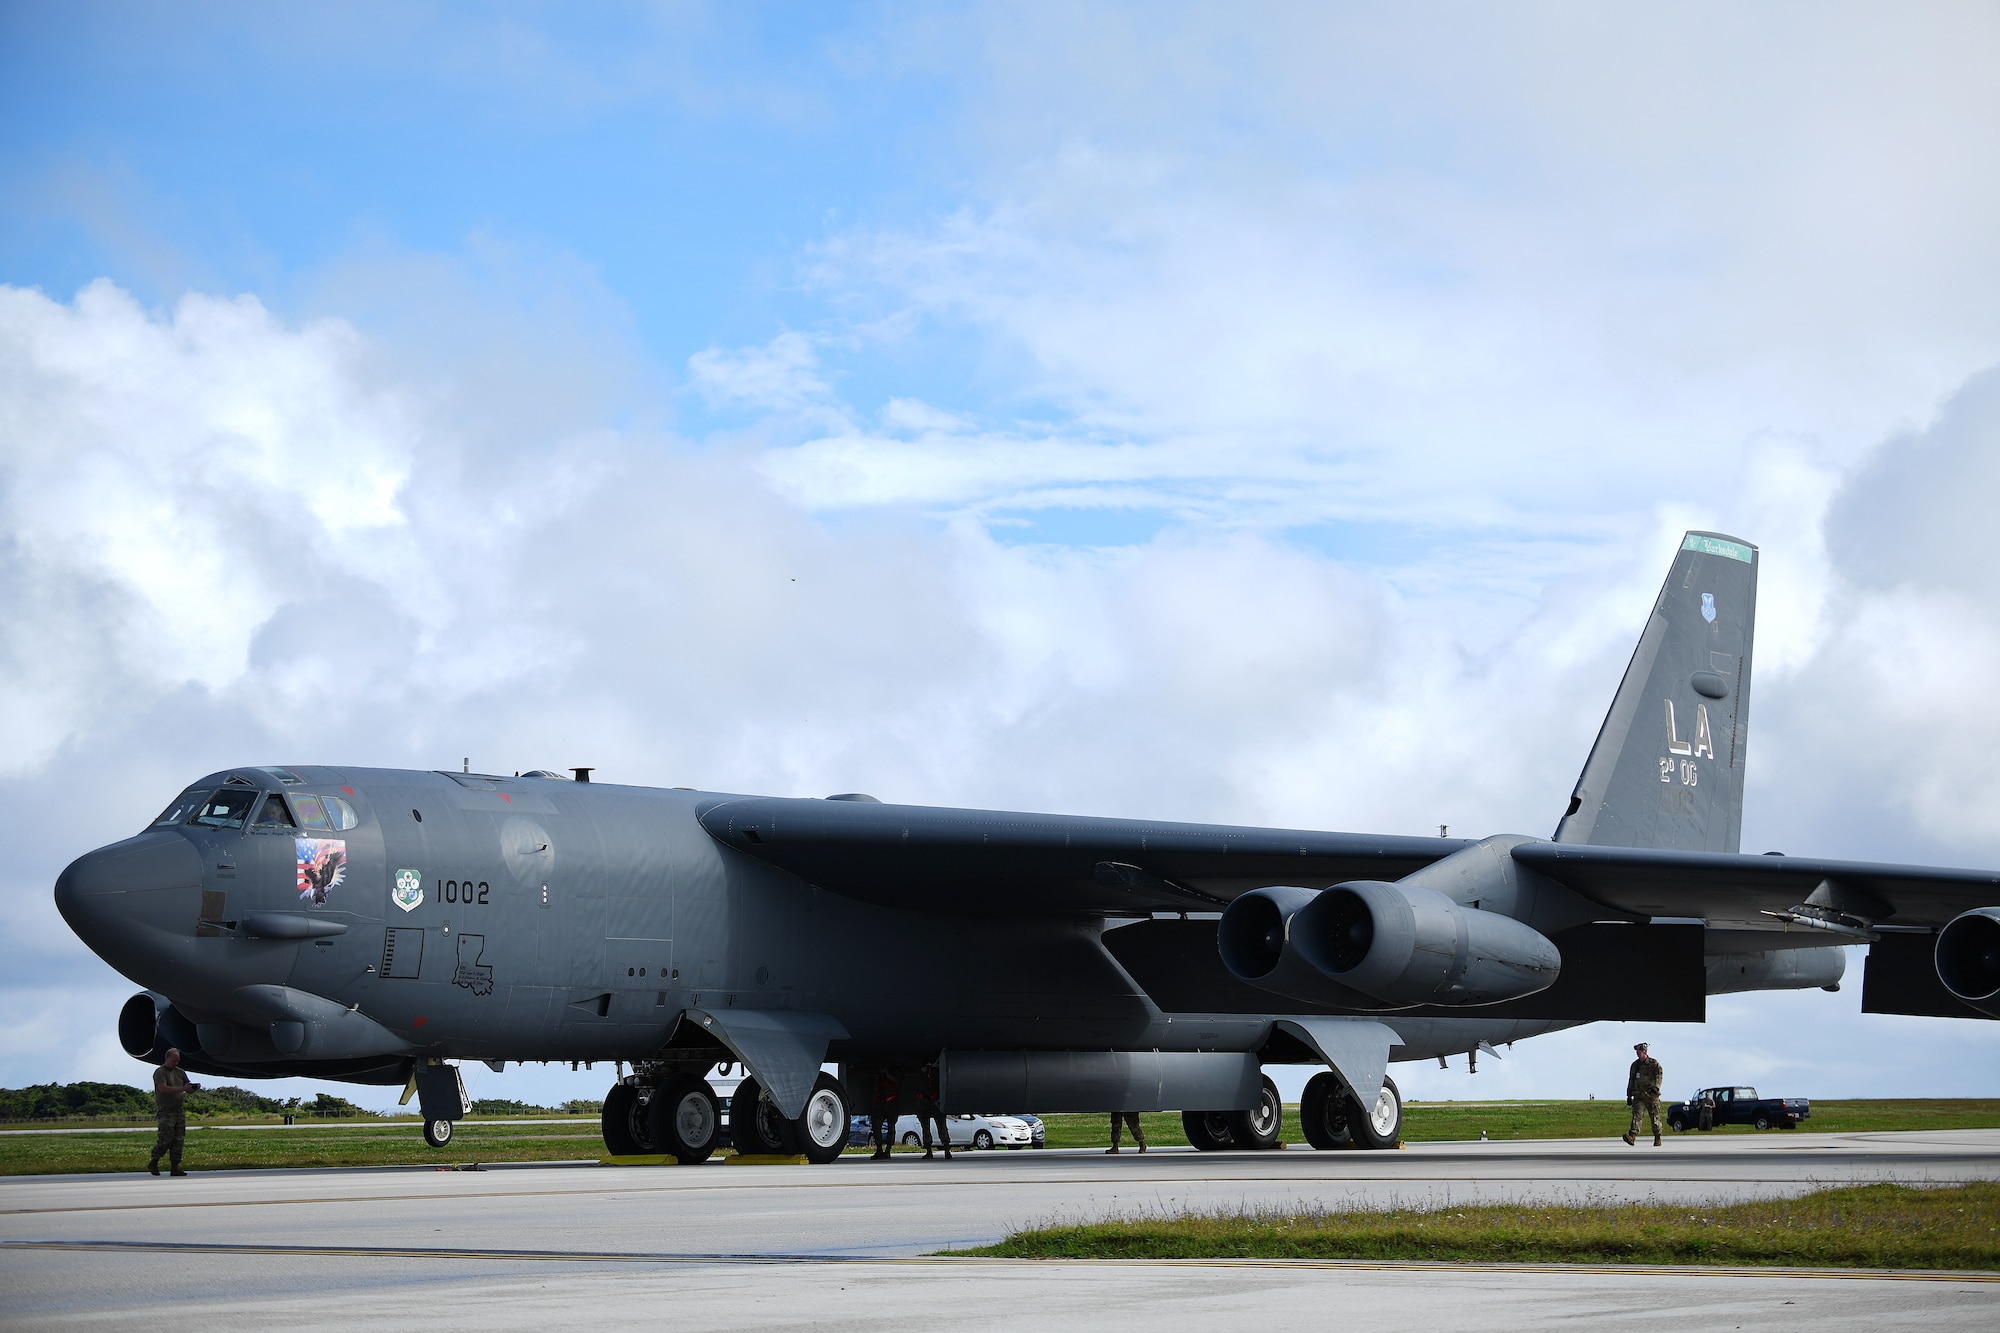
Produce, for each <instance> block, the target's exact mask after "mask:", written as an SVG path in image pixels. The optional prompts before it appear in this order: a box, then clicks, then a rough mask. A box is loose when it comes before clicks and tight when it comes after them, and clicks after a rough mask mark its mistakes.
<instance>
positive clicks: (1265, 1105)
mask: <svg viewBox="0 0 2000 1333" xmlns="http://www.w3.org/2000/svg"><path fill="white" fill-rule="evenodd" d="M1258 1082H1259V1085H1260V1086H1259V1088H1258V1092H1257V1104H1256V1105H1255V1106H1253V1107H1251V1108H1250V1109H1249V1110H1247V1111H1231V1112H1230V1113H1229V1138H1230V1141H1231V1142H1233V1143H1235V1145H1236V1146H1237V1147H1239V1148H1254V1149H1257V1150H1258V1151H1262V1150H1264V1149H1266V1148H1275V1147H1277V1146H1278V1140H1279V1139H1281V1138H1283V1137H1284V1130H1285V1100H1284V1098H1282V1097H1280V1096H1279V1095H1278V1085H1277V1084H1275V1083H1273V1082H1272V1081H1271V1078H1270V1075H1268V1074H1266V1075H1263V1076H1261V1077H1260V1078H1259V1080H1258Z"/></svg>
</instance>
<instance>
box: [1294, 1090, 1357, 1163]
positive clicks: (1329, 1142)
mask: <svg viewBox="0 0 2000 1333" xmlns="http://www.w3.org/2000/svg"><path fill="white" fill-rule="evenodd" d="M1347 1106H1348V1098H1347V1085H1346V1084H1344V1083H1342V1082H1341V1081H1340V1079H1339V1078H1338V1077H1337V1076H1336V1075H1335V1074H1334V1073H1333V1071H1331V1070H1328V1071H1326V1072H1324V1073H1319V1074H1314V1075H1313V1076H1312V1078H1311V1079H1310V1080H1308V1081H1307V1083H1306V1090H1305V1091H1304V1092H1302V1093H1300V1094H1299V1129H1300V1131H1301V1132H1303V1133H1304V1134H1305V1136H1306V1142H1307V1143H1310V1144H1311V1145H1312V1146H1313V1147H1315V1148H1318V1149H1319V1150H1320V1151H1321V1152H1328V1151H1331V1150H1332V1149H1335V1148H1351V1147H1353V1146H1354V1131H1353V1130H1352V1129H1350V1128H1348V1124H1347Z"/></svg>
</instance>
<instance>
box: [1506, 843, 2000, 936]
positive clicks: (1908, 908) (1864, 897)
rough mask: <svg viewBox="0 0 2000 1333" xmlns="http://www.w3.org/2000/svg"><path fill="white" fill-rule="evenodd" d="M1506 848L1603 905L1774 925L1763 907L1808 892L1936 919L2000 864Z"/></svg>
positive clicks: (1858, 907) (1787, 904) (1879, 912)
mask: <svg viewBox="0 0 2000 1333" xmlns="http://www.w3.org/2000/svg"><path fill="white" fill-rule="evenodd" d="M1513 857H1514V860H1515V862H1516V863H1518V864H1520V865H1524V866H1527V867H1529V868H1531V869H1533V870H1538V871H1540V872H1541V873H1542V874H1545V875H1547V876H1548V877H1549V878H1550V879H1553V880H1555V881H1557V882H1558V883H1561V884H1563V885H1566V886H1567V887H1569V888H1571V889H1574V890H1575V891H1576V892H1578V893H1580V894H1582V895H1583V896H1584V897H1586V898H1589V899H1590V900H1591V901H1593V902H1598V903H1602V904H1604V905H1605V906H1607V907H1615V908H1618V909H1620V910H1621V911H1627V912H1637V913H1640V914H1642V915H1645V916H1687V917H1702V918H1704V919H1706V920H1708V921H1710V922H1712V923H1716V924H1722V923H1748V924H1752V925H1757V924H1760V923H1761V924H1762V926H1763V928H1765V929H1774V928H1776V926H1775V923H1773V922H1772V921H1771V920H1770V918H1768V917H1765V916H1764V915H1763V914H1764V913H1765V912H1784V911H1789V910H1790V909H1792V908H1794V907H1797V906H1799V905H1801V904H1804V903H1806V902H1808V900H1811V901H1812V902H1814V903H1815V904H1817V905H1820V906H1824V907H1825V908H1827V909H1828V910H1830V911H1833V912H1838V913H1840V914H1842V915H1845V916H1850V917H1859V918H1862V919H1865V920H1868V921H1872V922H1875V923H1879V924H1882V925H1891V926H1938V925H1943V924H1944V923H1945V922H1947V921H1949V920H1951V919H1952V918H1953V917H1955V916H1957V915H1958V914H1959V913H1960V912H1964V911H1968V910H1970V909H1972V908H1975V907H1991V906H1993V905H1995V904H1996V903H2000V871H1992V870H1954V869H1949V868H1945V867H1941V866H1908V865H1886V864H1879V863H1875V862H1869V861H1831V860H1824V859H1821V858H1817V857H1805V856H1777V855H1769V856H1745V855H1737V854H1731V853H1726V852H1684V851H1671V850H1663V849H1655V848H1645V847H1592V846H1584V845H1579V844H1575V843H1554V842H1530V843H1523V844H1521V845H1520V846H1518V847H1516V848H1514V849H1513ZM1823 886H1824V887H1823ZM1815 894H1817V895H1818V897H1815V896H1814V895H1815Z"/></svg>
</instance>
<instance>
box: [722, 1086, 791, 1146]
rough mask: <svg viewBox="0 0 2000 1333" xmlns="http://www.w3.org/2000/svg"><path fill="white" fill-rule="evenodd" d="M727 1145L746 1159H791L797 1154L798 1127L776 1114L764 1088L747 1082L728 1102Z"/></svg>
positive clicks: (773, 1103)
mask: <svg viewBox="0 0 2000 1333" xmlns="http://www.w3.org/2000/svg"><path fill="white" fill-rule="evenodd" d="M729 1141H730V1142H731V1143H733V1144H735V1145H736V1151H737V1152H738V1153H739V1154H741V1155H743V1156H745V1157H756V1156H767V1157H790V1156H792V1155H793V1154H794V1153H796V1152H798V1151H799V1140H798V1127H797V1126H796V1125H795V1124H793V1122H792V1121H790V1120H787V1119H786V1118H785V1117H784V1116H782V1115H780V1114H779V1113H778V1104H777V1103H776V1102H774V1101H772V1100H771V1099H770V1097H769V1096H767V1095H766V1094H765V1092H764V1085H763V1084H761V1083H759V1082H758V1081H757V1080H756V1079H754V1078H746V1079H744V1080H743V1081H742V1082H741V1083H739V1084H737V1085H736V1095H735V1096H734V1097H732V1098H731V1099H730V1102H729Z"/></svg>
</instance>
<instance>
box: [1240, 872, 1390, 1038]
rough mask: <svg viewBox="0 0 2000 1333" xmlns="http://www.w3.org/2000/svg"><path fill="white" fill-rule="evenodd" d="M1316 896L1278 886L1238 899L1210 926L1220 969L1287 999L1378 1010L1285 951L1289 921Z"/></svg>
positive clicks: (1378, 1004)
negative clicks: (1220, 956)
mask: <svg viewBox="0 0 2000 1333" xmlns="http://www.w3.org/2000/svg"><path fill="white" fill-rule="evenodd" d="M1320 893H1321V890H1319V889H1301V888H1295V887H1291V886H1279V887H1275V888H1268V889H1252V890H1251V891H1250V892H1248V893H1246V894H1243V895H1241V896H1240V897H1238V898H1237V899H1236V900H1235V901H1234V902H1232V903H1230V904H1229V906H1228V907H1227V908H1225V909H1223V913H1222V920H1220V921H1218V922H1216V924H1215V946H1216V951H1217V952H1218V953H1220V954H1221V955H1222V965H1223V966H1224V967H1226V968H1228V969H1229V972H1230V975H1232V976H1234V977H1235V978H1236V979H1237V980H1238V981H1244V982H1248V983H1249V984H1250V985H1252V986H1255V987H1257V988H1258V989H1259V990H1267V991H1270V992H1271V993H1272V994H1274V995H1283V996H1285V997H1287V998H1288V999H1294V1000H1305V1001H1308V1002H1311V1003H1314V1004H1331V1005H1338V1006H1341V1007H1343V1008H1350V1009H1375V1008H1380V1007H1381V1002H1380V1001H1378V1000H1376V999H1374V998H1373V997H1371V996H1367V995H1363V994H1361V993H1360V992H1359V991H1356V990H1353V989H1351V988H1350V987H1347V986H1343V985H1340V984H1339V983H1338V982H1336V981H1333V980H1332V979H1330V978H1329V977H1327V975H1326V974H1325V973H1324V972H1321V971H1320V970H1319V969H1318V968H1316V967H1314V966H1313V965H1312V964H1311V963H1309V962H1307V961H1306V960H1305V959H1304V958H1302V957H1300V956H1299V951H1298V950H1297V949H1294V948H1292V947H1291V944H1290V942H1289V940H1290V930H1291V923H1292V920H1293V918H1294V917H1296V916H1297V915H1298V913H1299V911H1300V910H1301V909H1302V908H1304V907H1305V906H1306V904H1308V903H1310V902H1312V901H1313V900H1314V899H1315V898H1317V897H1319V895H1320Z"/></svg>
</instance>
